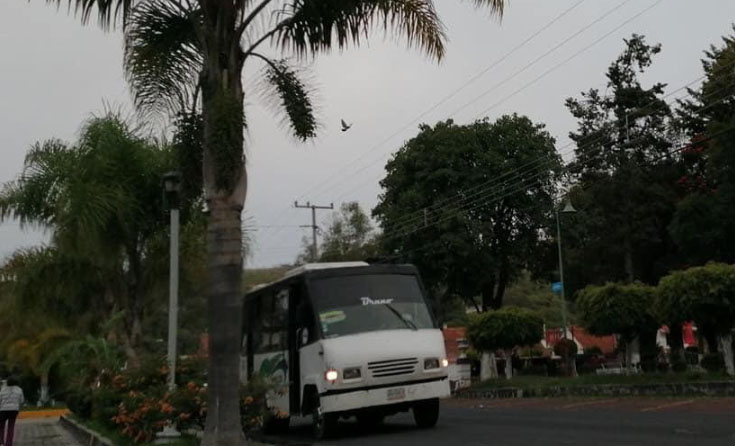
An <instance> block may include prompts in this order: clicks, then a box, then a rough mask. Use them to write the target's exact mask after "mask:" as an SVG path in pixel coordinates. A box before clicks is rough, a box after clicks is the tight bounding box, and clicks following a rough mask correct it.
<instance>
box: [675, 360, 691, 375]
mask: <svg viewBox="0 0 735 446" xmlns="http://www.w3.org/2000/svg"><path fill="white" fill-rule="evenodd" d="M688 367H689V365H688V364H687V362H686V361H682V360H681V359H680V358H674V359H672V360H671V370H672V371H674V372H676V373H681V372H686V371H687V368H688Z"/></svg>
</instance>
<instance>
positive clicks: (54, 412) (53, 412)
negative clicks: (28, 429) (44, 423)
mask: <svg viewBox="0 0 735 446" xmlns="http://www.w3.org/2000/svg"><path fill="white" fill-rule="evenodd" d="M70 413H71V412H69V409H45V410H27V411H21V412H20V413H19V414H18V419H19V420H32V419H36V418H55V417H62V416H64V415H69V414H70Z"/></svg>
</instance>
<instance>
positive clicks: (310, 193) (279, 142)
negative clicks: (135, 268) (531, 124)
mask: <svg viewBox="0 0 735 446" xmlns="http://www.w3.org/2000/svg"><path fill="white" fill-rule="evenodd" d="M470 3H471V2H469V1H464V2H462V1H458V0H437V1H436V6H437V9H438V11H439V13H440V15H441V17H442V19H443V21H444V24H445V25H446V28H447V30H448V35H449V39H450V41H449V44H448V46H447V56H446V59H445V60H444V61H443V62H442V63H441V64H437V63H435V62H433V61H430V60H428V59H427V58H426V57H424V56H423V55H421V54H419V53H417V52H416V51H410V50H407V49H406V48H405V45H404V42H402V41H398V42H394V41H392V40H385V39H383V37H382V35H379V36H378V37H377V38H374V39H373V40H372V41H371V42H370V45H369V46H368V45H366V46H364V47H362V48H360V49H350V50H348V51H346V52H344V53H341V54H340V53H337V52H335V53H333V54H330V55H326V56H320V57H318V58H317V59H316V60H315V61H313V62H308V66H307V68H308V72H309V77H310V78H311V81H312V85H313V86H314V87H315V88H316V92H317V96H318V99H317V103H318V105H319V117H320V121H321V123H322V128H321V131H320V134H319V137H318V138H317V139H316V140H314V141H313V142H310V143H307V144H300V143H298V142H297V141H295V140H294V139H293V138H292V137H290V136H288V134H287V132H286V131H285V129H284V127H283V126H282V125H281V124H282V122H281V119H280V118H279V117H277V116H274V115H273V114H272V113H271V112H270V109H269V108H266V107H263V106H261V105H260V104H258V102H257V98H256V97H250V98H249V100H248V110H247V113H248V121H249V124H250V129H249V132H248V136H247V149H246V150H247V154H248V165H249V169H250V190H249V194H248V199H247V203H246V218H248V220H249V224H250V226H251V227H252V229H253V230H254V232H253V235H252V237H253V239H254V246H253V248H254V249H253V252H252V253H251V255H250V257H249V258H248V259H247V264H248V265H249V266H258V267H260V266H268V265H274V264H280V263H288V262H291V261H293V259H294V258H295V256H296V255H297V253H298V251H299V249H300V243H301V238H302V237H303V236H304V235H308V234H310V232H308V229H303V228H299V227H298V226H299V225H301V224H307V223H310V218H311V216H310V213H309V212H307V211H305V210H303V209H294V208H293V202H294V200H297V199H298V200H301V201H307V200H309V201H311V202H312V203H316V204H329V203H332V202H333V203H334V204H335V206H338V205H339V203H341V202H344V201H353V200H357V201H359V202H360V203H361V204H362V205H363V207H364V208H365V209H367V210H369V209H371V208H372V207H373V206H374V205H375V203H376V201H377V196H378V194H379V192H380V188H379V185H378V181H379V180H380V179H381V178H382V176H383V172H384V166H385V161H386V160H387V158H388V156H389V155H390V153H391V152H394V151H395V150H397V149H398V148H399V147H400V146H401V144H402V142H403V141H405V140H407V139H409V138H410V137H412V136H413V135H415V134H416V131H417V127H418V123H420V122H427V123H432V124H433V123H435V122H436V121H438V120H443V119H446V118H449V117H452V118H454V119H455V121H458V122H461V123H466V122H470V121H472V120H474V119H476V118H480V117H484V116H488V117H489V118H490V119H495V118H497V117H498V116H500V115H502V114H506V113H513V112H517V113H519V114H525V115H528V116H529V117H530V118H531V119H533V120H534V121H537V122H543V123H545V124H546V125H547V126H548V129H549V131H550V132H551V133H552V135H554V136H555V137H556V139H557V147H558V148H559V150H560V151H562V152H563V153H565V154H566V153H567V152H568V151H569V150H570V148H569V147H568V146H567V144H568V143H569V139H568V137H567V134H568V132H569V131H570V130H572V129H574V127H575V122H574V120H573V119H571V117H570V115H569V113H568V112H567V110H566V109H565V107H564V99H565V98H567V97H569V96H575V95H578V93H579V92H580V91H581V90H586V89H588V88H590V87H602V88H603V89H604V82H605V79H604V71H605V69H606V68H607V66H608V65H609V64H610V62H611V61H612V60H613V59H614V58H615V57H616V56H617V55H618V54H619V52H620V51H621V50H622V48H623V41H622V39H623V38H624V37H627V36H629V35H630V34H631V33H634V32H635V33H641V34H644V35H646V37H647V38H648V41H649V42H651V43H655V42H658V43H661V44H662V45H663V51H662V53H661V54H660V55H659V56H658V57H657V58H656V60H655V63H654V66H653V67H652V68H651V70H650V72H649V74H648V75H647V76H646V81H648V82H655V81H660V82H666V83H668V85H669V87H668V91H672V90H674V89H677V88H679V87H681V86H682V85H685V84H688V83H690V82H691V81H694V80H695V79H697V78H698V77H699V76H701V74H702V72H701V67H700V64H699V60H700V59H701V57H702V51H703V50H704V49H706V48H707V47H708V46H709V45H710V44H712V43H717V44H719V41H720V37H721V36H722V35H724V34H728V33H730V32H731V31H732V28H731V23H732V22H733V21H735V1H732V0H707V1H704V0H702V1H696V2H695V1H691V0H661V1H656V0H628V1H624V0H615V1H612V0H604V1H603V0H583V1H580V0H555V1H549V0H543V1H542V0H511V1H510V3H509V6H508V8H507V10H506V14H505V17H504V18H503V20H502V22H499V21H498V20H496V19H494V18H491V17H490V16H489V15H488V14H487V13H485V12H479V13H478V11H476V10H474V9H473V8H472V7H471V6H470ZM618 6H619V7H618ZM570 8H571V9H570ZM649 8H650V9H649ZM565 11H568V12H567V13H566V15H564V16H563V17H562V18H561V19H559V20H557V21H556V22H555V23H553V24H551V25H550V26H548V28H546V29H545V30H544V31H543V32H542V33H540V34H538V35H537V36H536V37H535V38H533V39H532V40H530V41H529V42H528V43H527V44H525V45H523V46H522V47H520V48H518V49H516V50H514V49H515V48H517V47H518V46H519V45H521V43H522V42H524V41H525V40H526V39H527V38H528V37H529V36H532V35H533V34H534V33H536V32H538V31H539V30H541V29H542V28H544V27H546V26H547V25H549V23H550V22H551V21H552V20H554V19H555V18H556V17H558V16H559V15H560V14H562V13H564V12H565ZM641 13H642V14H641ZM639 14H640V15H639ZM580 31H581V32H580ZM607 34H609V35H608V36H607V37H605V36H606V35H607ZM600 39H601V40H600ZM598 40H599V42H598ZM121 46H122V45H121V37H120V35H119V34H118V33H103V32H101V31H100V30H99V29H97V28H96V27H95V26H86V27H83V26H81V25H80V24H79V22H78V20H77V19H75V18H73V17H70V16H68V15H67V14H66V11H65V10H64V9H63V8H62V10H60V11H57V10H56V9H55V8H52V7H48V6H47V5H46V4H45V0H31V2H30V3H29V2H28V1H27V0H0V57H2V65H1V68H0V93H1V94H0V182H6V181H9V180H12V179H13V178H15V177H16V176H17V175H18V173H19V172H20V169H21V166H22V162H23V157H24V155H25V152H26V151H27V149H28V147H29V146H30V145H31V144H33V143H34V142H35V141H39V140H44V139H47V138H52V137H56V138H61V139H63V140H67V141H73V140H74V138H75V137H76V135H77V132H78V129H79V126H80V125H81V123H82V122H83V121H84V119H85V118H87V117H88V116H90V114H93V113H100V112H101V111H103V110H104V108H105V104H111V105H113V106H116V107H124V108H125V109H127V110H129V111H132V107H131V105H130V99H129V97H130V95H129V91H128V89H127V86H126V84H125V81H124V78H123V74H122V69H121ZM587 47H589V49H587V50H585V48H587ZM555 48H556V49H555ZM511 50H514V51H511ZM551 50H553V51H551ZM583 50H584V51H583ZM550 51H551V52H550ZM580 51H583V52H582V53H580V54H578V55H576V56H575V54H577V53H578V52H580ZM547 53H548V54H547ZM501 59H502V61H501V62H500V63H497V61H498V60H501ZM488 68H490V69H489V70H488ZM483 71H485V72H484V74H482V75H481V76H479V77H477V76H476V75H477V74H478V73H481V72H483ZM249 73H252V70H248V71H247V72H246V79H245V82H246V86H247V85H248V83H249V82H252V80H251V79H250V78H248V76H247V74H249ZM475 77H476V80H475V81H474V82H471V83H469V84H468V83H467V82H468V81H469V80H471V79H473V78H475ZM463 86H464V88H463V89H462V90H461V91H460V92H458V93H457V94H455V95H454V96H451V97H450V98H449V99H448V100H446V101H445V102H444V103H442V104H441V105H439V106H438V107H434V106H435V105H436V104H437V103H438V102H439V101H440V100H442V99H444V98H445V97H446V96H447V95H449V94H450V93H452V92H455V91H456V90H457V89H459V88H460V87H463ZM432 107H434V108H433V109H432ZM417 117H420V119H419V120H416V119H415V118H417ZM341 118H344V119H345V120H346V121H347V122H349V123H353V124H354V127H353V128H352V129H351V130H350V131H348V132H344V133H343V132H341V131H340V125H339V121H340V119H341ZM319 216H320V224H321V225H322V226H323V227H325V226H326V225H327V224H328V221H329V213H328V212H326V211H323V212H322V213H320V214H319ZM43 239H44V234H43V232H42V231H39V230H28V229H26V230H22V229H21V228H20V227H19V226H18V224H17V223H16V222H4V223H0V257H2V256H6V255H8V254H9V253H11V252H12V251H14V250H15V249H18V248H20V247H28V246H33V245H35V244H38V243H42V241H43Z"/></svg>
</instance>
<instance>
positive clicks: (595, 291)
mask: <svg viewBox="0 0 735 446" xmlns="http://www.w3.org/2000/svg"><path fill="white" fill-rule="evenodd" d="M653 299H654V289H653V288H652V287H649V286H647V285H644V284H641V283H630V284H620V283H607V284H605V285H601V286H594V285H590V286H588V287H586V288H584V289H583V290H581V291H580V292H579V295H578V297H577V316H578V318H579V320H580V322H581V324H582V326H583V327H584V328H585V330H587V331H588V332H589V333H591V334H593V335H598V336H608V335H618V336H619V338H620V340H621V342H622V343H623V344H624V345H625V353H626V358H625V359H626V364H627V366H628V367H630V366H632V353H633V348H632V344H633V342H634V341H636V340H640V341H641V342H642V343H643V342H645V341H650V339H655V332H656V329H657V328H658V325H657V324H656V318H655V317H654V315H653V314H652V311H653ZM646 337H647V338H648V339H645V338H646Z"/></svg>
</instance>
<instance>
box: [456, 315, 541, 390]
mask: <svg viewBox="0 0 735 446" xmlns="http://www.w3.org/2000/svg"><path fill="white" fill-rule="evenodd" d="M543 330H544V321H543V320H542V319H541V318H540V317H538V315H536V314H535V313H533V312H532V311H529V310H526V309H523V308H516V307H504V308H501V309H499V310H493V311H488V312H485V313H478V314H476V315H474V317H472V319H471V320H470V324H469V326H468V327H467V339H468V340H469V341H470V343H471V344H472V345H473V346H474V347H475V348H476V349H478V350H480V351H485V352H487V351H494V350H503V351H504V352H505V377H506V378H507V379H511V378H512V377H513V366H512V361H511V356H512V353H513V349H514V348H515V347H524V346H528V345H533V344H536V343H537V342H539V341H540V340H541V339H542V338H543Z"/></svg>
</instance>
